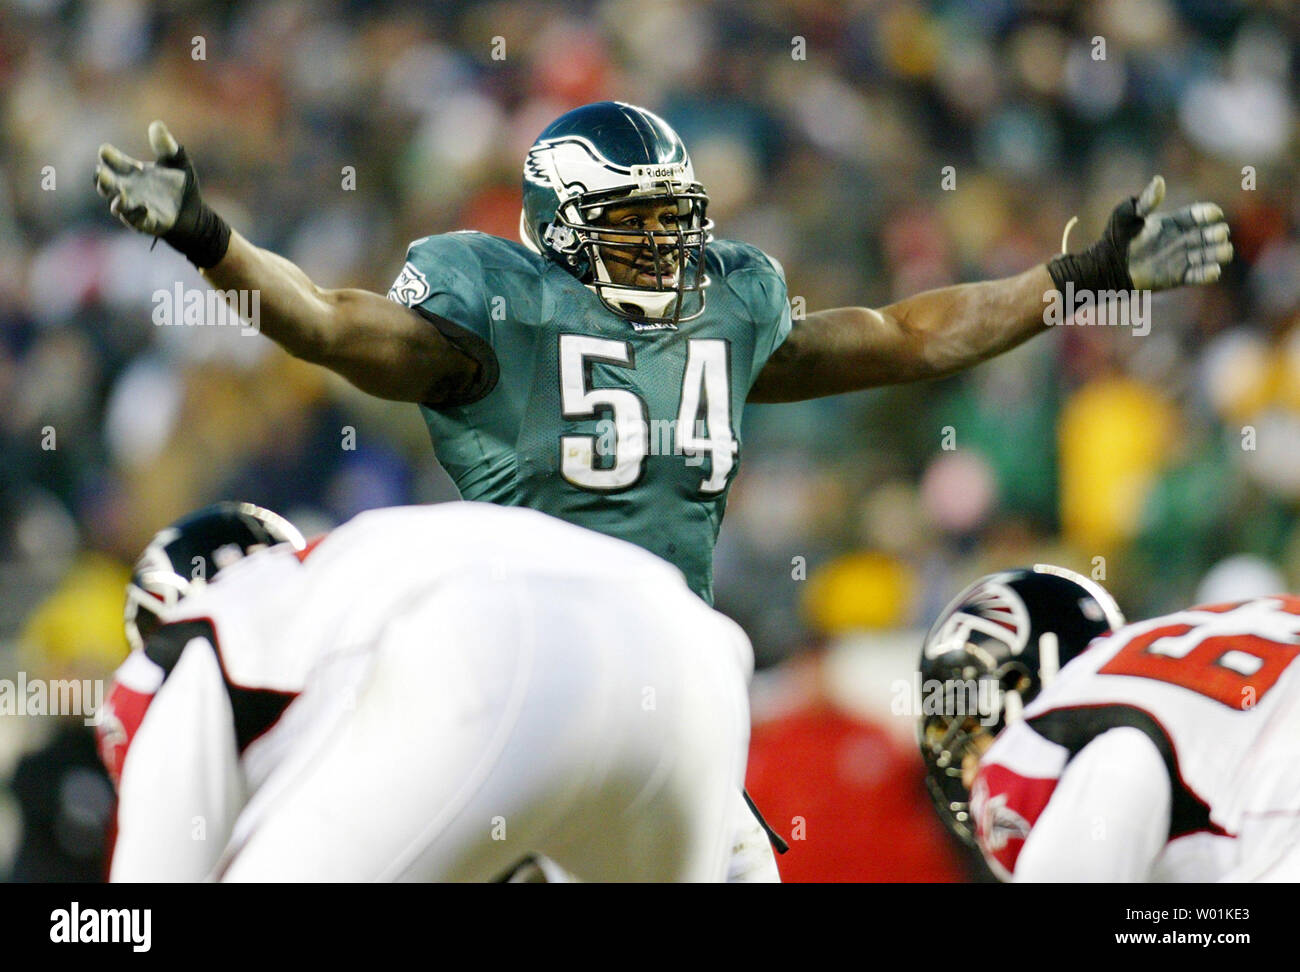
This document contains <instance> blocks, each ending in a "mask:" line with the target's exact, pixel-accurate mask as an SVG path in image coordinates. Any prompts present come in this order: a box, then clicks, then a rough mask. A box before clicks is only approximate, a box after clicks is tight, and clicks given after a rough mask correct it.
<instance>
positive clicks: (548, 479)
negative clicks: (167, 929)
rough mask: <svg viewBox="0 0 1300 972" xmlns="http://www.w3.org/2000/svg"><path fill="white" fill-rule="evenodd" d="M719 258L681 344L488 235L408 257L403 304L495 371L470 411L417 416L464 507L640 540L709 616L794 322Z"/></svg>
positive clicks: (445, 408)
mask: <svg viewBox="0 0 1300 972" xmlns="http://www.w3.org/2000/svg"><path fill="white" fill-rule="evenodd" d="M705 259H706V272H707V274H708V276H709V278H710V283H709V285H708V287H707V288H706V290H705V293H706V295H707V297H706V304H705V310H704V313H703V314H701V315H700V316H699V317H696V318H695V319H694V320H690V321H684V322H682V323H680V324H679V325H677V327H675V328H674V327H672V326H671V325H663V324H659V325H653V324H645V323H640V322H633V321H628V320H626V319H624V318H621V317H619V316H618V315H616V314H614V313H612V312H610V311H609V310H607V309H606V308H605V307H604V306H603V305H602V304H601V302H600V300H599V299H598V298H597V297H596V296H595V294H594V293H593V292H592V291H591V290H589V289H588V288H587V287H585V286H583V284H582V283H580V282H579V281H578V280H577V279H576V278H575V277H574V276H573V275H571V274H570V273H568V272H567V271H566V270H565V269H564V268H562V267H560V266H559V265H557V264H555V263H553V262H551V261H549V260H547V259H546V258H545V257H543V256H541V255H539V254H536V253H534V252H533V251H531V250H529V249H528V248H526V247H524V246H523V245H522V244H519V243H515V242H512V241H510V240H505V239H502V238H500V237H496V236H488V235H486V234H483V233H477V232H458V233H448V234H444V235H440V236H430V237H426V238H425V239H422V240H417V241H416V242H415V243H413V244H411V247H410V249H409V250H408V251H407V258H406V266H405V267H403V269H402V273H401V275H400V276H399V277H398V279H397V281H396V282H395V283H394V284H393V288H392V290H390V292H389V296H390V297H391V298H392V299H394V300H396V301H398V302H399V303H403V304H406V305H407V306H409V307H413V308H415V309H416V310H417V311H420V312H424V313H425V314H426V315H429V316H431V319H433V318H437V319H439V320H436V321H435V323H437V324H438V326H440V327H442V328H443V330H444V332H445V333H447V334H448V337H449V338H451V339H452V340H453V341H454V342H455V343H457V344H458V346H460V347H461V348H462V349H463V350H465V351H466V352H468V353H469V354H471V355H472V356H473V357H475V358H476V359H477V360H478V361H479V362H480V364H481V366H482V367H481V373H480V381H479V383H478V386H477V387H476V389H475V390H474V391H473V393H472V394H470V395H468V396H465V398H466V400H465V401H463V402H461V403H458V404H452V405H440V406H438V407H436V408H431V407H428V406H423V405H422V406H420V407H421V411H422V412H423V414H424V418H425V421H426V422H427V423H428V426H429V434H430V435H431V436H432V438H433V448H434V452H435V454H436V455H437V457H438V461H439V462H441V463H442V465H443V467H444V468H445V469H446V470H447V472H448V473H449V474H450V476H451V478H452V479H453V480H454V481H455V483H456V486H457V488H458V489H459V490H460V493H461V496H462V497H463V498H465V499H467V500H479V501H483V502H489V503H501V504H504V505H508V506H527V507H531V508H533V509H536V510H540V511H542V512H543V513H549V514H551V515H552V516H557V517H559V518H560V519H563V520H568V521H570V522H572V523H576V524H578V525H579V526H584V527H587V528H588V529H591V530H596V531H598V532H600V533H606V534H609V535H610V536H614V537H619V538H621V539H623V540H628V541H630V542H632V543H635V544H637V545H639V546H641V547H644V548H645V549H647V550H649V551H651V552H652V553H655V554H657V555H658V556H660V557H662V558H663V559H664V560H667V561H669V562H670V563H672V564H675V565H676V566H677V567H678V568H680V569H681V571H682V572H683V573H684V574H685V575H686V580H687V582H688V583H689V584H690V586H691V588H692V589H693V590H694V591H695V592H696V593H698V594H699V595H700V596H701V597H703V598H704V599H705V600H706V601H708V602H710V603H712V600H713V547H714V544H715V543H716V541H717V536H718V527H719V525H720V524H721V522H722V514H723V511H724V510H725V508H726V505H727V491H728V489H729V488H730V486H731V481H732V479H733V478H734V477H735V475H736V469H737V466H738V464H739V461H740V442H741V439H740V417H741V410H742V408H743V407H744V404H745V399H746V397H747V396H748V394H749V389H750V387H751V386H752V385H753V383H754V380H755V379H756V378H757V377H758V373H759V371H760V370H761V369H762V367H763V365H764V364H765V363H766V361H767V359H768V357H769V356H770V355H771V354H772V352H773V351H775V350H776V348H777V347H778V346H779V345H780V344H781V342H782V341H783V340H784V339H785V337H786V335H787V334H788V333H789V331H790V308H789V304H788V303H787V301H786V288H785V278H784V275H783V273H782V270H781V267H780V264H778V263H777V262H776V261H775V260H773V259H772V258H771V257H769V256H767V255H766V254H764V253H763V252H762V251H761V250H758V249H756V248H755V247H752V246H748V245H746V244H743V243H736V242H731V241H715V242H713V243H710V244H709V245H708V247H707V250H706V258H705ZM446 321H450V322H451V323H452V324H454V325H456V326H457V328H455V329H452V328H448V327H447V326H446V324H445V322H446ZM460 329H463V330H460ZM555 553H556V556H557V557H563V556H564V555H565V553H564V551H563V550H557V551H556V552H555Z"/></svg>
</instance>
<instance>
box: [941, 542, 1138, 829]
mask: <svg viewBox="0 0 1300 972" xmlns="http://www.w3.org/2000/svg"><path fill="white" fill-rule="evenodd" d="M1123 625H1124V615H1123V614H1122V613H1121V612H1120V609H1119V605H1117V604H1116V603H1115V600H1114V598H1112V597H1111V596H1110V595H1109V594H1108V593H1107V592H1106V591H1105V590H1104V589H1103V588H1102V587H1101V586H1100V585H1098V584H1096V583H1094V582H1093V581H1091V580H1089V579H1088V578H1087V577H1084V576H1083V575H1081V574H1076V573H1075V572H1074V571H1071V570H1066V569H1065V568H1063V567H1053V566H1051V565H1049V564H1035V565H1034V566H1033V567H1032V568H1023V569H1017V570H1008V571H1003V572H1002V573H999V574H991V575H989V576H988V577H982V578H980V579H979V580H977V581H976V582H975V583H974V584H971V585H970V586H969V587H967V588H966V589H965V590H963V591H962V592H961V593H960V594H958V595H957V596H956V597H955V598H953V599H952V601H951V602H950V603H949V604H948V606H947V607H946V608H944V610H943V612H942V613H941V614H940V615H939V617H938V618H937V619H936V620H935V622H934V625H933V626H932V627H931V629H930V632H929V634H927V635H926V639H925V643H924V645H923V646H922V648H921V665H920V668H921V677H922V679H924V680H934V681H935V682H937V683H941V684H947V683H950V682H956V681H968V682H969V681H976V682H979V683H981V685H984V684H987V685H988V686H989V691H987V692H984V691H981V692H979V693H978V694H977V698H979V699H985V700H987V702H986V703H984V702H982V703H981V711H979V712H977V713H974V714H972V713H970V712H967V711H965V710H963V709H959V708H950V709H949V710H948V711H944V712H926V713H925V714H923V715H922V717H921V719H920V722H919V724H918V726H917V735H918V742H919V743H920V747H921V756H922V758H923V759H924V760H925V766H926V785H927V787H928V788H929V790H930V796H931V798H932V799H933V801H934V804H935V807H936V809H938V811H939V815H940V816H941V817H942V818H943V821H944V823H946V824H947V825H948V828H949V829H950V830H952V831H953V832H954V833H955V834H957V835H958V836H959V837H960V838H962V839H963V840H965V841H967V842H968V843H970V842H972V841H973V839H974V837H973V833H972V828H971V815H970V794H969V792H968V791H967V782H966V780H965V779H964V770H965V769H966V767H965V765H964V764H966V763H967V762H968V760H969V759H971V758H973V757H978V755H979V753H980V752H981V751H982V750H981V749H980V748H979V746H980V744H981V743H987V742H988V741H990V740H991V737H992V735H996V734H997V733H998V732H1000V731H1001V730H1002V729H1003V728H1005V727H1006V726H1007V725H1008V724H1009V723H1012V722H1015V721H1016V720H1017V719H1019V718H1020V714H1021V712H1022V710H1023V709H1024V707H1025V706H1026V705H1028V704H1029V703H1030V702H1032V701H1033V700H1034V699H1035V698H1036V697H1037V695H1038V693H1039V692H1041V691H1042V690H1043V688H1044V687H1045V686H1046V685H1048V684H1050V683H1051V681H1052V679H1053V678H1055V676H1056V673H1057V672H1058V671H1060V669H1061V668H1062V667H1064V666H1065V665H1066V664H1067V663H1068V662H1069V661H1070V660H1071V659H1073V658H1074V657H1075V656H1076V655H1078V654H1079V653H1080V652H1082V651H1083V650H1084V649H1085V648H1086V647H1087V646H1088V645H1089V644H1090V643H1091V642H1092V640H1093V639H1094V638H1098V637H1100V636H1101V635H1104V634H1106V633H1108V632H1110V631H1114V630H1116V629H1118V628H1120V627H1122V626H1123ZM1002 823H1005V824H1007V825H1008V826H1009V827H1010V829H1009V831H1008V832H1009V833H1010V832H1012V831H1014V830H1015V825H1014V821H1010V818H1007V819H1005V820H1003V821H1002Z"/></svg>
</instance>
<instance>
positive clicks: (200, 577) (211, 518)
mask: <svg viewBox="0 0 1300 972" xmlns="http://www.w3.org/2000/svg"><path fill="white" fill-rule="evenodd" d="M279 543H288V544H291V545H292V546H293V548H294V549H295V550H301V549H303V547H304V546H305V545H306V544H305V543H304V541H303V538H302V534H301V533H299V532H298V530H297V528H296V527H294V525H293V524H292V523H290V522H289V521H288V520H286V519H285V518H284V517H282V516H280V515H279V514H278V513H272V512H271V511H270V510H267V509H263V508H262V507H260V506H255V505H253V504H252V503H233V502H223V503H215V504H213V505H212V506H208V507H205V508H203V509H201V510H198V511H196V512H194V513H190V514H189V515H188V516H184V517H182V518H181V519H179V520H177V521H176V522H175V523H173V524H172V525H171V526H169V527H166V528H165V529H163V530H160V531H158V533H157V534H155V535H154V538H153V539H152V540H150V541H149V545H148V546H147V547H145V549H144V553H142V554H141V555H140V559H139V560H137V561H136V563H135V569H134V570H133V571H132V573H131V580H130V582H129V583H128V584H127V586H126V612H125V620H126V639H127V641H128V642H130V644H131V647H132V648H141V647H143V645H144V639H145V638H147V637H148V636H149V633H150V632H151V631H153V630H154V628H156V627H158V625H160V624H164V623H166V621H167V620H168V618H167V616H168V613H169V612H170V610H171V609H173V608H174V607H175V606H176V605H177V604H179V603H180V602H181V601H182V600H183V599H184V598H186V597H188V596H190V595H191V594H193V593H194V592H195V591H197V590H200V589H201V588H202V587H203V586H204V585H205V584H206V583H207V582H208V581H210V580H212V579H213V578H214V577H215V576H216V575H217V574H218V573H219V572H220V571H221V570H223V569H224V568H226V567H229V566H230V565H231V564H232V563H234V562H235V561H237V560H242V559H243V558H244V557H246V556H248V555H249V554H251V553H254V552H256V551H258V550H262V549H265V548H267V547H272V546H275V545H276V544H279Z"/></svg>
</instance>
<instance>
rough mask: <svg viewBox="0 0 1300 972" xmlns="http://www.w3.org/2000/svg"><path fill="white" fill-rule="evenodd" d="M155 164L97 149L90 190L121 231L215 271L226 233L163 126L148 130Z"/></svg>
mask: <svg viewBox="0 0 1300 972" xmlns="http://www.w3.org/2000/svg"><path fill="white" fill-rule="evenodd" d="M149 146H150V147H151V148H152V149H153V153H154V155H155V156H157V161H156V162H140V161H138V160H136V159H133V158H131V157H130V156H129V155H127V154H126V153H124V152H122V151H121V150H119V149H117V148H115V147H114V146H112V145H107V144H105V145H101V146H100V147H99V165H97V166H96V167H95V188H96V189H97V190H98V191H99V194H100V195H101V196H103V197H105V198H106V199H110V200H112V202H111V203H110V205H109V210H110V212H112V213H113V215H114V216H116V217H117V218H118V219H120V220H121V221H122V222H123V223H125V224H126V225H127V226H129V227H131V229H133V230H138V231H139V232H141V233H148V234H149V235H150V236H161V237H162V238H163V240H165V241H166V242H167V243H168V244H170V245H171V246H172V247H174V248H175V249H176V250H178V251H179V252H180V253H182V254H184V255H185V257H186V258H187V259H189V261H190V262H191V263H193V264H194V265H195V266H196V267H198V268H199V269H200V270H202V269H206V268H207V267H212V266H215V265H216V264H218V263H220V262H221V258H222V257H224V256H225V255H226V248H227V247H228V246H229V245H230V227H229V226H228V225H227V224H226V221H225V220H224V219H222V218H221V217H220V216H218V215H217V214H216V213H215V212H213V211H212V210H211V209H210V208H209V207H208V206H207V204H205V203H204V202H203V198H202V196H200V195H199V178H198V176H197V175H195V174H194V165H193V164H192V163H191V162H190V160H189V158H188V157H187V156H186V154H185V149H183V148H181V147H180V146H179V145H177V144H176V139H175V138H173V137H172V134H171V132H169V131H167V126H166V125H164V124H163V123H162V122H160V121H155V122H153V123H152V124H150V126H149Z"/></svg>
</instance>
